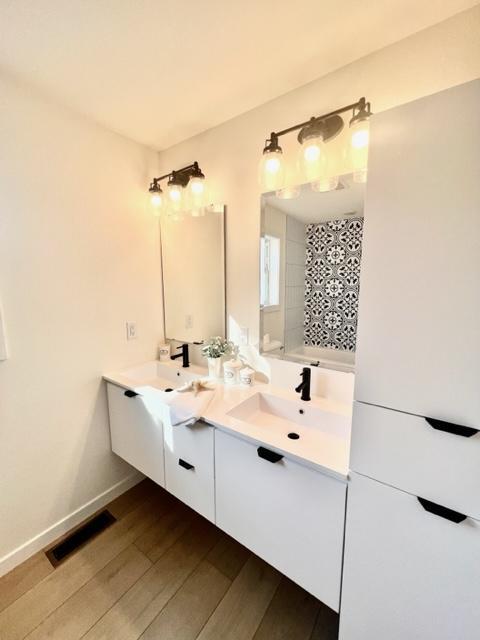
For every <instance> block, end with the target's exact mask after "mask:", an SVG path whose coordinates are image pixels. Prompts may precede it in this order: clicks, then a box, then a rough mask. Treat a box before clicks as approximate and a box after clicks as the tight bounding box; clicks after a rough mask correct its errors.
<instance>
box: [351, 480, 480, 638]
mask: <svg viewBox="0 0 480 640" xmlns="http://www.w3.org/2000/svg"><path fill="white" fill-rule="evenodd" d="M479 575H480V522H478V521H476V520H472V519H466V520H464V521H463V522H461V523H459V524H455V523H453V522H450V521H449V520H446V519H444V518H442V517H440V516H438V515H434V514H432V513H429V512H428V511H426V510H425V509H424V508H423V507H422V505H421V504H420V503H419V501H418V500H417V498H416V497H415V496H412V495H410V494H408V493H404V492H403V491H399V490H398V489H392V488H391V487H388V486H386V485H383V484H381V483H379V482H376V481H374V480H370V479H369V478H364V477H363V476H359V475H357V474H355V473H354V474H352V479H351V483H350V486H349V491H348V507H347V529H346V537H345V560H344V574H343V587H342V614H341V617H340V640H358V639H359V638H368V640H386V639H387V638H388V640H407V639H408V640H453V639H457V638H458V640H460V639H461V640H477V638H478V637H479V629H480V607H479V606H478V601H479V598H480V582H479V579H478V576H479Z"/></svg>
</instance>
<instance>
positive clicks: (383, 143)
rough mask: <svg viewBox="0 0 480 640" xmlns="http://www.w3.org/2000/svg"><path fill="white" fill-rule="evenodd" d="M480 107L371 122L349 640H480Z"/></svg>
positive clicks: (430, 102)
mask: <svg viewBox="0 0 480 640" xmlns="http://www.w3.org/2000/svg"><path fill="white" fill-rule="evenodd" d="M479 108H480V81H474V82H471V83H468V84H465V85H461V86H459V87H455V88H453V89H449V90H447V91H444V92H441V93H438V94H435V95H433V96H429V97H427V98H423V99H421V100H417V101H415V102H412V103H410V104H407V105H404V106H401V107H398V108H395V109H392V110H390V111H386V112H384V113H381V114H379V115H376V116H374V117H372V124H371V143H370V158H369V178H368V185H367V197H366V207H365V225H364V239H363V248H362V279H361V291H360V306H359V325H358V340H357V344H358V351H357V357H356V362H357V367H356V388H355V407H354V414H353V425H352V450H351V461H350V467H351V469H352V477H351V484H350V489H349V496H348V503H347V519H346V537H345V555H344V573H343V586H342V600H341V609H340V613H341V615H340V640H363V639H364V638H368V640H385V639H386V638H388V640H407V639H408V640H453V639H454V638H455V639H457V638H458V639H459V640H460V639H461V640H474V639H475V640H476V639H477V638H479V637H480V607H479V606H478V603H479V602H480V579H479V576H480V498H479V497H478V496H479V489H480V486H479V481H480V471H479V469H480V433H479V430H480V284H479V283H480V117H479Z"/></svg>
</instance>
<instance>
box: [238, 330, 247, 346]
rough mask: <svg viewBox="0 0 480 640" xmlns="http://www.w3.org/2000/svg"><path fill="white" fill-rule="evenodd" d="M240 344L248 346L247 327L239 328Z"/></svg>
mask: <svg viewBox="0 0 480 640" xmlns="http://www.w3.org/2000/svg"><path fill="white" fill-rule="evenodd" d="M240 344H241V345H247V344H248V327H240Z"/></svg>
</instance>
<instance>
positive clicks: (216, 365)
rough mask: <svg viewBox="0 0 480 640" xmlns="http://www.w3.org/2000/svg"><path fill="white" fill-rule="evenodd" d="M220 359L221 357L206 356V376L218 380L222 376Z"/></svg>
mask: <svg viewBox="0 0 480 640" xmlns="http://www.w3.org/2000/svg"><path fill="white" fill-rule="evenodd" d="M222 360H223V358H221V357H220V358H207V362H208V377H209V378H213V379H214V380H219V379H220V378H221V377H222Z"/></svg>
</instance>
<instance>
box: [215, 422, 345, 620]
mask: <svg viewBox="0 0 480 640" xmlns="http://www.w3.org/2000/svg"><path fill="white" fill-rule="evenodd" d="M258 449H260V451H259V450H258ZM261 455H263V456H264V457H260V456H261ZM278 457H279V458H280V459H278ZM215 494H216V518H217V525H218V526H219V527H220V528H221V529H223V530H224V531H226V532H227V533H228V534H230V535H231V536H233V537H234V538H236V539H237V540H238V541H239V542H241V543H242V544H244V545H245V546H247V547H248V548H249V549H251V550H252V551H253V552H254V553H256V554H258V555H259V556H260V557H261V558H263V559H264V560H266V561H267V562H269V563H270V564H271V565H273V566H274V567H275V568H277V569H278V570H279V571H281V572H282V573H284V574H285V575H287V576H288V577H289V578H291V579H292V580H293V581H294V582H296V583H297V584H299V585H301V586H302V587H303V588H304V589H306V590H307V591H309V592H310V593H312V594H313V595H314V596H316V597H317V598H319V599H320V600H321V601H322V602H324V603H325V604H327V605H328V606H329V607H331V608H332V609H334V610H335V611H338V607H339V595H340V577H341V568H342V549H343V532H344V518H345V494H346V484H344V483H342V482H340V481H338V480H335V479H333V478H330V477H328V476H325V475H323V474H321V473H319V472H317V471H315V470H313V469H310V468H308V467H304V466H302V465H300V464H298V463H296V462H293V461H292V460H288V459H287V458H284V457H282V456H281V455H280V456H279V455H278V454H276V453H275V452H272V451H269V450H268V449H263V448H262V447H260V448H259V447H257V446H256V445H254V444H252V443H250V442H246V441H244V440H240V439H238V438H236V437H234V436H231V435H228V434H226V433H224V432H221V431H219V430H217V431H216V434H215Z"/></svg>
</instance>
